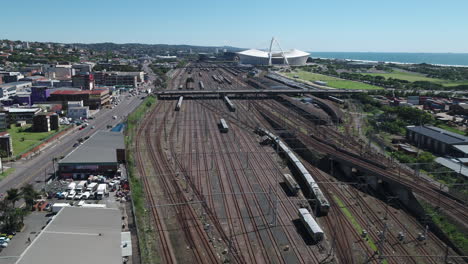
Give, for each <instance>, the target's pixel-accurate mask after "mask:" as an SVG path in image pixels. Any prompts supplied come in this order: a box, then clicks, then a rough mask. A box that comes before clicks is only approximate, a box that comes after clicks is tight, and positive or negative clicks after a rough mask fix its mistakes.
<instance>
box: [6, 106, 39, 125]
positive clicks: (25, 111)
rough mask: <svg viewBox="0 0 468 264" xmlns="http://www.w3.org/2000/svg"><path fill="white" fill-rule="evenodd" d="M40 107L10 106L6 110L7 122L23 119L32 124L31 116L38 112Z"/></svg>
mask: <svg viewBox="0 0 468 264" xmlns="http://www.w3.org/2000/svg"><path fill="white" fill-rule="evenodd" d="M40 112H41V109H40V108H34V107H33V108H15V107H10V108H8V109H7V110H6V113H7V122H8V124H15V123H17V122H18V121H24V122H26V123H27V124H32V122H33V118H34V116H35V115H36V114H38V113H40Z"/></svg>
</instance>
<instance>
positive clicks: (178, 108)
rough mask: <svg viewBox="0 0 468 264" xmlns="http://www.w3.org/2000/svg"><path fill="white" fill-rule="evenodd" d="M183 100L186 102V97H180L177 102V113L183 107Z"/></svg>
mask: <svg viewBox="0 0 468 264" xmlns="http://www.w3.org/2000/svg"><path fill="white" fill-rule="evenodd" d="M183 100H184V97H183V96H181V97H179V101H177V104H176V107H175V110H176V111H179V110H180V108H181V107H182V101H183Z"/></svg>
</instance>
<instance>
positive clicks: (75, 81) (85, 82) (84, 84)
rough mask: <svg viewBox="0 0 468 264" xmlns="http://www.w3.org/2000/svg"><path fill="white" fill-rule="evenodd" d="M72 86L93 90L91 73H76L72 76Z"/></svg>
mask: <svg viewBox="0 0 468 264" xmlns="http://www.w3.org/2000/svg"><path fill="white" fill-rule="evenodd" d="M72 86H73V87H77V88H80V89H82V90H93V89H94V76H93V74H91V73H89V72H86V73H78V74H77V75H74V76H73V77H72Z"/></svg>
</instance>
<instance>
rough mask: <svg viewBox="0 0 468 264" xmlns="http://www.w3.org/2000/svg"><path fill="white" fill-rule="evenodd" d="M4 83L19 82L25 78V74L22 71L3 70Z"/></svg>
mask: <svg viewBox="0 0 468 264" xmlns="http://www.w3.org/2000/svg"><path fill="white" fill-rule="evenodd" d="M0 75H1V76H2V79H3V82H4V83H11V82H18V81H19V80H20V79H22V78H24V75H23V74H21V73H20V72H1V73H0Z"/></svg>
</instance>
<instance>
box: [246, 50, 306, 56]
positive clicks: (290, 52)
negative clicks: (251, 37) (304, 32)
mask: <svg viewBox="0 0 468 264" xmlns="http://www.w3.org/2000/svg"><path fill="white" fill-rule="evenodd" d="M237 54H239V55H244V56H252V57H259V58H268V52H266V51H262V50H257V49H249V50H244V51H241V52H238V53H237ZM309 55H310V54H309V53H307V52H304V51H301V50H297V49H292V50H288V51H285V52H284V56H285V57H286V58H296V57H303V56H309ZM272 57H274V58H275V57H283V56H282V54H281V53H280V52H275V53H273V54H272Z"/></svg>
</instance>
